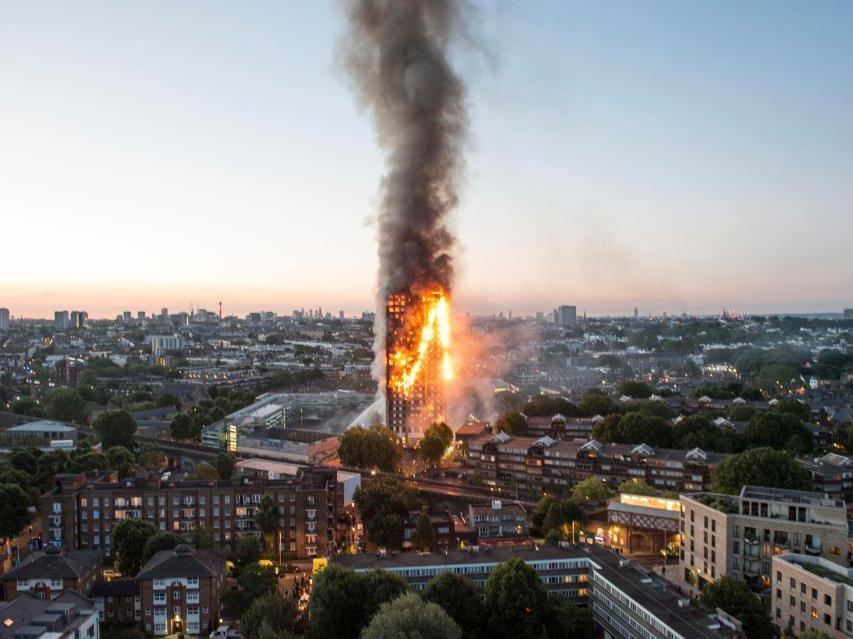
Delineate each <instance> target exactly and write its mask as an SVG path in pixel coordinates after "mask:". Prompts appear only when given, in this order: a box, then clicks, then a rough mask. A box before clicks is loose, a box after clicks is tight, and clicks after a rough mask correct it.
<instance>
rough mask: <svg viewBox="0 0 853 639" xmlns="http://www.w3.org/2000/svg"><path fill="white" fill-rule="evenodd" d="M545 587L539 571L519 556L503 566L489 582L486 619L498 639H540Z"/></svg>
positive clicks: (490, 634)
mask: <svg viewBox="0 0 853 639" xmlns="http://www.w3.org/2000/svg"><path fill="white" fill-rule="evenodd" d="M547 596H548V593H547V591H546V590H545V586H544V585H543V584H542V581H541V580H540V579H539V575H538V574H536V570H535V569H533V568H532V567H531V566H529V565H527V564H526V563H524V561H522V560H521V559H520V558H518V557H512V558H511V559H510V560H509V561H507V562H505V563H502V564H500V565H499V566H498V567H497V568H495V569H494V570H493V571H492V574H491V575H489V579H488V581H486V604H485V609H486V619H487V624H488V628H489V630H490V633H489V636H490V637H495V638H496V639H502V638H506V639H540V637H541V636H542V634H543V626H544V616H545V598H546V597H547Z"/></svg>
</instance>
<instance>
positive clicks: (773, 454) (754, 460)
mask: <svg viewBox="0 0 853 639" xmlns="http://www.w3.org/2000/svg"><path fill="white" fill-rule="evenodd" d="M745 485H749V486H767V487H770V488H791V489H794V490H810V489H811V488H812V480H811V477H810V476H809V474H808V472H807V471H806V470H805V468H803V467H802V466H801V465H800V464H799V463H797V461H796V460H795V459H794V458H793V457H791V455H790V453H787V452H785V451H780V450H774V449H772V448H750V449H749V450H746V451H744V452H742V453H739V454H737V455H732V456H731V457H729V458H728V459H725V460H723V461H722V462H720V463H719V464H717V465H716V466H715V467H714V469H713V470H712V471H711V487H712V489H713V490H714V491H716V492H721V493H730V494H737V493H739V492H740V489H741V488H742V487H743V486H745Z"/></svg>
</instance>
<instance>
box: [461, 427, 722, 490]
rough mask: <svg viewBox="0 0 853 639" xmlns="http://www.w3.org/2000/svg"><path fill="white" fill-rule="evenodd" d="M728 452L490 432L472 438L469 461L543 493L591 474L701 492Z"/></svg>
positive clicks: (474, 470) (473, 468)
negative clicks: (712, 471) (515, 435)
mask: <svg viewBox="0 0 853 639" xmlns="http://www.w3.org/2000/svg"><path fill="white" fill-rule="evenodd" d="M726 457H727V455H725V454H723V453H710V452H706V451H704V450H702V449H701V448H693V449H692V450H671V449H665V448H653V447H652V446H648V445H646V444H638V445H631V444H604V443H601V442H599V441H597V440H594V439H591V440H589V441H558V440H556V439H554V438H552V437H550V436H547V435H546V436H544V437H539V438H536V437H513V436H511V435H508V434H507V433H497V434H484V435H482V436H480V437H477V438H475V439H473V440H471V441H470V442H469V443H468V446H467V453H466V457H465V460H464V463H465V466H466V468H467V469H468V472H469V473H470V474H472V475H476V476H479V477H480V478H481V479H482V480H483V481H484V482H485V483H486V484H487V485H489V486H496V487H499V488H501V489H509V490H511V491H512V490H515V489H516V488H517V489H518V490H519V491H523V492H526V493H530V494H534V495H538V494H539V493H540V492H541V491H542V490H543V489H545V488H550V487H552V486H557V487H559V486H561V485H562V486H566V487H568V486H570V485H571V484H572V483H573V482H576V481H580V480H583V479H586V478H588V477H600V478H602V479H605V480H607V481H609V482H611V483H612V484H614V485H616V484H619V483H621V482H623V481H625V480H626V479H642V480H644V481H646V482H647V483H648V484H649V485H650V486H654V487H655V488H658V489H660V490H671V491H695V490H705V489H706V488H707V487H708V486H710V481H711V469H712V468H713V467H714V466H715V465H716V464H718V463H719V462H721V461H722V460H723V459H725V458H726Z"/></svg>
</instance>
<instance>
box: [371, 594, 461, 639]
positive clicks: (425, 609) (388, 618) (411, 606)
mask: <svg viewBox="0 0 853 639" xmlns="http://www.w3.org/2000/svg"><path fill="white" fill-rule="evenodd" d="M400 637H417V638H418V639H461V637H462V631H461V630H460V628H459V626H458V625H456V622H455V621H453V619H451V618H450V616H449V615H448V614H447V613H446V612H444V610H442V609H441V607H440V606H438V605H437V604H434V603H428V602H426V601H424V600H423V599H421V598H420V597H418V596H417V595H416V594H414V593H407V594H404V595H402V596H401V597H398V598H397V599H395V600H394V601H388V602H385V603H383V604H382V605H381V606H380V607H379V610H378V611H377V612H376V614H375V615H374V616H373V618H372V619H371V620H370V623H369V624H368V625H367V627H366V628H365V629H364V630H363V631H362V633H361V639H400Z"/></svg>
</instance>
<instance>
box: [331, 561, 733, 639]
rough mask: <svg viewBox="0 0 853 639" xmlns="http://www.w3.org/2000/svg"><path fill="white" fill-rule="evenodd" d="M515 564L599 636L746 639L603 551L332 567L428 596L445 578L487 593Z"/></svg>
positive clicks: (722, 618)
mask: <svg viewBox="0 0 853 639" xmlns="http://www.w3.org/2000/svg"><path fill="white" fill-rule="evenodd" d="M514 557H517V558H519V559H521V560H522V561H524V562H525V563H526V564H527V565H529V566H531V567H532V568H533V569H534V570H536V572H537V574H538V575H539V578H540V579H541V580H542V582H543V584H544V585H545V587H546V589H547V590H548V591H549V592H550V593H553V594H554V595H557V596H560V597H564V598H566V599H569V600H571V601H573V602H575V603H577V604H579V605H582V606H583V605H586V606H589V607H590V609H591V611H592V615H593V619H594V620H595V623H596V625H597V626H598V631H599V634H601V635H603V636H605V637H608V638H612V639H628V638H630V637H645V638H646V639H673V638H674V637H683V638H685V639H686V638H688V637H689V638H690V639H706V638H708V639H710V638H712V637H713V638H720V637H738V636H742V633H741V632H740V630H739V624H738V622H737V621H736V620H733V619H731V618H729V617H728V616H727V615H721V614H719V613H718V614H710V615H709V614H707V613H706V612H705V611H702V610H700V609H698V608H697V607H696V606H694V605H693V604H691V603H690V600H689V599H687V598H685V597H683V596H682V595H681V594H680V593H678V592H676V591H675V590H673V589H672V587H670V586H669V584H668V583H667V582H666V581H664V580H663V579H661V578H660V577H658V576H656V575H654V574H653V573H651V572H650V571H649V570H648V569H646V568H644V567H643V566H641V565H638V564H635V563H633V562H630V561H627V560H625V559H623V558H622V557H620V556H619V555H617V554H616V553H614V552H611V551H610V550H607V549H605V548H603V547H600V546H594V545H582V546H570V545H567V544H566V545H564V546H561V547H554V546H543V547H536V546H529V545H528V546H527V547H524V548H522V547H499V548H488V549H483V548H481V547H473V548H471V549H470V550H467V551H459V550H455V551H450V550H448V551H446V552H436V553H426V554H423V553H414V552H403V553H397V554H393V555H381V556H379V557H376V556H373V555H336V556H335V557H333V559H332V560H333V561H334V562H336V563H339V564H341V565H343V566H345V567H349V568H352V569H353V570H355V571H356V572H367V571H370V570H373V569H374V568H381V569H383V570H387V571H389V572H392V573H394V574H397V575H399V576H400V577H402V578H403V579H405V580H406V582H407V583H408V584H409V587H411V589H412V590H414V591H415V592H423V590H424V589H425V588H426V587H427V585H428V584H429V582H430V581H431V580H432V579H433V578H435V577H436V576H437V575H439V574H441V573H442V572H452V573H454V574H457V575H462V576H465V577H467V578H469V579H471V580H472V581H473V583H474V585H475V586H477V587H479V588H483V587H484V586H485V584H486V581H487V580H488V578H489V575H491V574H492V572H494V570H495V569H496V568H497V567H498V566H499V565H500V564H502V563H504V562H506V561H508V560H510V559H512V558H514Z"/></svg>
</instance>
